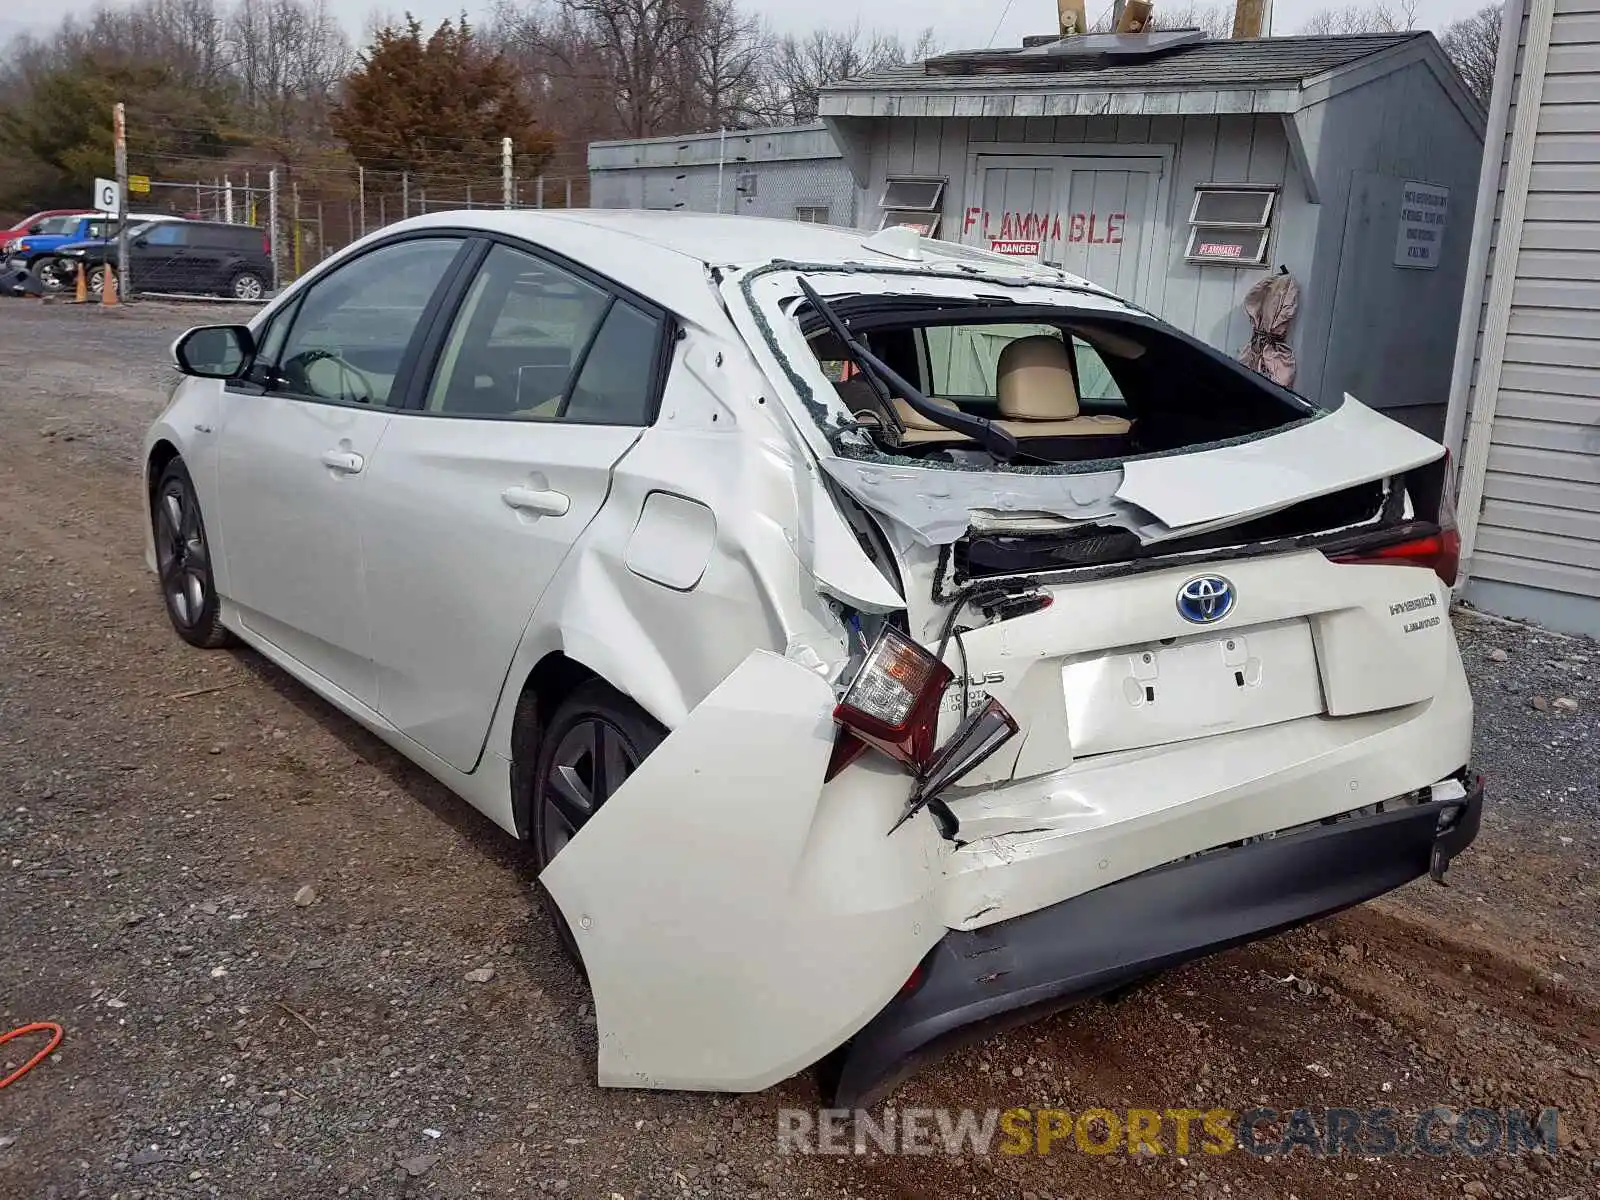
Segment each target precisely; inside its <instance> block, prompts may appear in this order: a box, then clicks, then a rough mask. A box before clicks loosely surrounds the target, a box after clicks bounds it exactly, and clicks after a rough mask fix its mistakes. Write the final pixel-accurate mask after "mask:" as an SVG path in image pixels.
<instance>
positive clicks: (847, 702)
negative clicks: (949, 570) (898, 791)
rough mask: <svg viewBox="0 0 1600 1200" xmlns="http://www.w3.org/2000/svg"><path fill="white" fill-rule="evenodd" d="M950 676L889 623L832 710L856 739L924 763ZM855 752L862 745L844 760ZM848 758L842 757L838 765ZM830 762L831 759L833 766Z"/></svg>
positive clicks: (908, 761)
mask: <svg viewBox="0 0 1600 1200" xmlns="http://www.w3.org/2000/svg"><path fill="white" fill-rule="evenodd" d="M951 678H952V673H951V670H950V668H949V667H947V666H945V665H944V663H942V662H940V661H939V660H938V659H936V658H935V657H934V656H933V655H931V654H929V653H928V652H927V651H926V650H924V649H923V648H922V647H921V646H919V645H917V643H916V642H914V641H912V640H911V639H910V638H908V637H907V636H906V635H905V634H903V633H901V632H900V631H899V630H898V629H895V628H894V627H893V626H891V625H885V626H884V627H883V632H882V633H881V634H879V635H878V640H877V642H876V643H875V644H874V645H873V647H872V649H871V650H870V651H868V653H867V658H866V661H865V662H863V663H862V664H861V670H860V671H858V672H857V673H856V677H855V679H854V680H852V681H851V683H850V686H849V688H847V689H846V690H845V694H844V697H843V698H842V699H841V700H840V701H839V705H838V707H837V708H835V709H834V710H833V719H834V720H836V721H837V722H839V724H840V725H842V726H843V727H844V728H845V729H846V730H848V731H849V733H850V734H852V735H853V736H854V737H855V738H856V739H857V740H858V741H860V742H863V743H865V744H866V745H869V746H876V747H877V748H878V749H879V750H882V751H883V752H884V753H885V754H887V755H889V757H891V758H894V759H897V760H898V761H900V762H902V763H906V764H908V765H913V766H920V765H921V764H922V763H925V762H926V761H927V760H928V756H929V755H930V754H932V753H933V739H934V734H935V731H936V730H937V727H938V724H939V701H940V700H941V699H942V698H943V696H944V689H945V688H946V687H947V686H948V685H949V683H950V680H951ZM840 740H841V741H844V739H843V738H841V739H840ZM856 754H859V751H855V752H853V753H849V754H848V757H846V758H845V760H844V762H848V761H849V760H850V759H851V758H854V757H855V756H856ZM834 758H835V761H836V762H837V760H838V759H839V758H840V748H839V746H838V745H836V746H835V751H834ZM844 762H840V763H838V767H839V769H843V766H844ZM832 767H833V764H830V770H831V769H832ZM833 773H834V774H836V773H837V771H833Z"/></svg>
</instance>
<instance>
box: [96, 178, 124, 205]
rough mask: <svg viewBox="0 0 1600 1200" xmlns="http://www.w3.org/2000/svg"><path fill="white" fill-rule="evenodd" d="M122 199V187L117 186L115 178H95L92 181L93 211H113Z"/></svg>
mask: <svg viewBox="0 0 1600 1200" xmlns="http://www.w3.org/2000/svg"><path fill="white" fill-rule="evenodd" d="M121 200H122V189H121V188H119V187H117V181H116V180H115V179H96V180H95V181H94V210H95V212H103V213H114V212H116V211H117V208H118V206H119V204H120V203H121Z"/></svg>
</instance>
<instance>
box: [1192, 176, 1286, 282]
mask: <svg viewBox="0 0 1600 1200" xmlns="http://www.w3.org/2000/svg"><path fill="white" fill-rule="evenodd" d="M1208 195H1254V196H1260V197H1262V198H1263V199H1264V200H1265V204H1264V205H1263V206H1262V210H1261V216H1260V218H1259V219H1257V220H1254V221H1205V222H1203V223H1202V222H1201V220H1200V201H1201V200H1202V199H1203V198H1204V197H1206V196H1208ZM1277 209H1278V189H1277V188H1276V187H1271V186H1265V185H1259V184H1257V185H1252V184H1238V183H1234V184H1227V183H1202V184H1199V185H1197V186H1196V187H1195V189H1194V202H1193V203H1192V204H1191V205H1190V206H1189V239H1188V242H1187V244H1186V245H1185V246H1184V251H1183V257H1184V260H1185V261H1186V262H1191V263H1195V264H1198V265H1200V266H1220V267H1265V266H1268V265H1270V263H1271V256H1270V250H1271V247H1272V218H1273V215H1274V214H1275V213H1276V212H1277ZM1253 231H1260V240H1259V241H1258V242H1257V243H1256V249H1255V253H1254V254H1253V255H1252V254H1250V253H1248V250H1249V247H1248V238H1246V237H1243V236H1241V235H1242V234H1247V233H1250V232H1253ZM1208 233H1212V234H1221V235H1223V236H1224V237H1225V238H1226V239H1227V240H1229V241H1240V242H1245V243H1246V245H1245V247H1244V249H1245V253H1242V254H1240V256H1239V257H1238V258H1224V257H1219V256H1217V255H1211V254H1199V253H1197V252H1196V248H1197V247H1198V246H1200V245H1201V244H1202V243H1203V242H1204V241H1205V240H1206V237H1207V235H1208ZM1218 240H1221V239H1220V238H1219V239H1218Z"/></svg>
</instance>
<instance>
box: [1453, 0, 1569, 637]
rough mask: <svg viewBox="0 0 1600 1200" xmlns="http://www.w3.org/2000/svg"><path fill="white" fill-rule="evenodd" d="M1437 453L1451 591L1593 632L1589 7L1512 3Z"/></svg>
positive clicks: (1545, 1) (1558, 1)
mask: <svg viewBox="0 0 1600 1200" xmlns="http://www.w3.org/2000/svg"><path fill="white" fill-rule="evenodd" d="M1464 312H1465V313H1466V314H1467V317H1466V319H1464V320H1463V321H1462V329H1461V339H1460V341H1459V343H1458V345H1457V358H1456V374H1455V381H1454V387H1453V388H1452V393H1451V398H1450V400H1451V404H1450V427H1449V431H1448V434H1447V444H1449V445H1452V446H1455V447H1457V448H1458V449H1459V450H1460V456H1459V459H1458V461H1459V462H1460V464H1461V465H1460V472H1459V478H1460V484H1461V487H1460V496H1459V500H1458V506H1459V508H1460V520H1461V538H1462V554H1463V558H1462V570H1463V574H1464V575H1465V576H1466V586H1465V590H1464V592H1463V595H1464V596H1465V597H1466V598H1467V599H1468V600H1470V601H1472V602H1473V603H1474V604H1476V605H1478V606H1479V607H1482V608H1486V609H1488V610H1490V611H1492V612H1497V613H1501V614H1504V615H1506V616H1514V617H1524V618H1531V619H1533V620H1536V621H1539V622H1541V623H1543V624H1546V625H1550V626H1552V627H1554V628H1557V629H1564V630H1568V631H1571V632H1577V633H1587V634H1589V635H1590V636H1592V637H1600V0H1510V3H1508V4H1507V5H1506V16H1505V25H1504V27H1503V29H1502V32H1501V40H1500V57H1499V61H1498V63H1497V68H1496V73H1495V81H1494V96H1493V99H1492V100H1491V101H1490V105H1489V137H1488V153H1486V154H1485V156H1484V167H1483V175H1482V179H1481V181H1480V184H1479V189H1478V213H1477V222H1476V224H1475V226H1474V229H1473V238H1472V261H1471V276H1470V279H1469V282H1468V290H1467V296H1466V303H1465V306H1464Z"/></svg>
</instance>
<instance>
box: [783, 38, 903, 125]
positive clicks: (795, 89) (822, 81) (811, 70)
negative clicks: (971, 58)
mask: <svg viewBox="0 0 1600 1200" xmlns="http://www.w3.org/2000/svg"><path fill="white" fill-rule="evenodd" d="M933 50H934V40H933V30H932V29H924V30H923V31H922V33H921V34H920V35H918V37H917V40H916V42H915V43H913V44H912V45H911V46H909V47H908V46H906V44H905V43H904V42H902V41H901V40H900V39H899V38H898V37H897V36H895V35H893V34H884V33H878V32H872V33H866V34H863V33H862V31H861V25H860V23H859V22H858V23H856V24H854V25H852V26H851V27H850V28H848V29H818V30H816V31H815V32H814V33H811V34H809V35H807V36H806V37H803V38H799V37H795V36H794V35H793V34H788V35H785V36H784V37H783V38H781V39H780V40H779V41H778V42H777V44H776V46H775V47H774V48H773V55H772V61H771V62H770V63H769V64H768V74H767V79H766V82H765V86H764V92H765V95H764V98H763V100H762V103H761V110H762V112H761V115H762V116H764V117H765V118H766V119H768V120H771V121H791V122H798V121H809V120H811V119H812V118H814V117H815V116H816V115H817V93H818V92H819V91H820V90H821V88H822V87H823V86H824V85H826V84H829V83H835V82H837V81H839V80H841V79H851V78H854V77H855V76H857V75H861V74H864V73H866V72H868V71H877V70H881V69H883V68H884V67H892V66H899V65H901V64H903V63H906V62H912V61H915V60H917V59H920V58H926V57H927V56H928V55H929V54H931V53H933Z"/></svg>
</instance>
